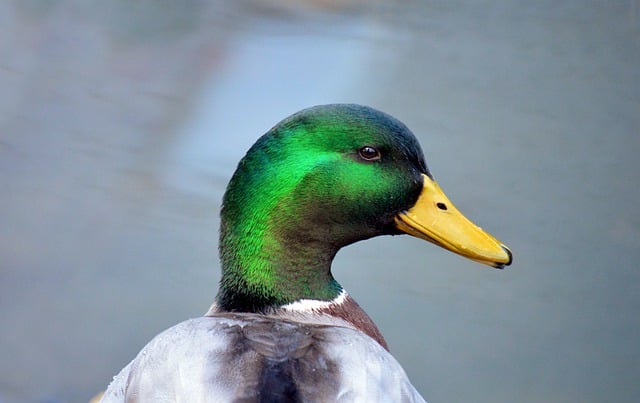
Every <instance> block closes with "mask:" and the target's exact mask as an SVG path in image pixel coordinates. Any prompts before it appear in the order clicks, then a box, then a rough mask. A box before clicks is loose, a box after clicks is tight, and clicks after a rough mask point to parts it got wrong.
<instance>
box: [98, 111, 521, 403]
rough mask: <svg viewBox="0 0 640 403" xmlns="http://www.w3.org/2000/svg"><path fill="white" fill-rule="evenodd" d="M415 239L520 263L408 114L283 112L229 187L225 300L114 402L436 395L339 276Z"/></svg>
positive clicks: (133, 367)
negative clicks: (378, 251) (397, 242)
mask: <svg viewBox="0 0 640 403" xmlns="http://www.w3.org/2000/svg"><path fill="white" fill-rule="evenodd" d="M403 233H404V234H410V235H413V236H416V237H418V238H422V239H424V240H427V241H429V242H432V243H435V244H437V245H440V246H442V247H443V248H446V249H448V250H450V251H453V252H455V253H458V254H460V255H462V256H465V257H467V258H470V259H473V260H475V261H477V262H480V263H484V264H487V265H489V266H492V267H495V268H503V267H504V266H506V265H509V264H510V263H511V260H512V256H511V252H510V251H509V249H508V248H507V247H506V246H504V245H503V244H502V243H501V242H500V241H498V240H497V239H495V238H494V237H493V236H491V235H489V234H488V233H486V232H485V231H483V230H482V229H480V228H479V227H477V226H476V225H474V224H473V223H472V222H471V221H469V220H468V219H466V218H465V217H464V216H463V215H462V214H461V213H460V212H459V211H458V210H457V209H456V207H455V206H454V205H453V204H452V203H451V202H450V201H449V199H448V198H447V197H446V196H445V194H444V193H443V192H442V190H441V189H440V187H439V186H438V184H437V183H436V182H435V181H434V179H433V176H432V175H431V173H430V172H429V170H428V168H427V164H426V163H425V160H424V157H423V154H422V150H421V148H420V145H419V144H418V141H417V140H416V138H415V137H414V135H413V134H412V133H411V131H410V130H409V129H408V128H407V127H406V126H405V125H404V124H402V123H401V122H400V121H398V120H397V119H395V118H393V117H391V116H389V115H387V114H385V113H383V112H380V111H377V110H375V109H372V108H369V107H365V106H359V105H344V104H339V105H324V106H316V107H313V108H309V109H305V110H303V111H300V112H298V113H296V114H294V115H292V116H290V117H288V118H286V119H284V120H283V121H281V122H280V123H278V124H277V125H276V126H275V127H273V128H272V129H271V130H269V131H268V132H267V133H266V134H265V135H264V136H262V137H261V138H260V139H258V141H257V142H256V143H255V144H254V145H253V146H252V147H251V148H250V150H249V151H248V152H247V154H246V155H245V156H244V158H243V159H242V160H241V161H240V163H239V165H238V168H237V169H236V171H235V173H234V175H233V177H232V178H231V181H230V182H229V185H228V187H227V190H226V192H225V195H224V198H223V205H222V211H221V226H220V244H219V248H220V258H221V263H222V277H221V280H220V289H219V292H218V294H217V296H216V299H215V302H214V303H213V305H212V306H211V308H210V309H209V311H208V312H207V313H206V315H205V316H204V317H200V318H197V319H191V320H187V321H186V322H183V323H180V324H178V325H176V326H174V327H172V328H170V329H168V330H166V331H164V332H162V333H160V334H159V335H158V336H156V337H155V338H154V339H153V340H151V342H149V344H147V346H146V347H144V348H143V349H142V351H141V352H140V353H139V354H138V356H137V357H135V358H134V360H133V361H132V362H131V363H130V364H129V365H128V366H126V367H125V368H124V369H123V370H122V371H121V372H120V373H119V374H118V375H117V376H116V377H115V378H114V380H113V382H112V383H111V384H110V385H109V388H108V390H107V391H106V393H105V395H104V397H103V399H102V401H103V402H123V401H127V402H128V401H136V402H138V401H139V402H177V401H181V402H223V401H242V402H337V401H341V402H355V401H358V402H378V401H389V402H401V401H402V402H421V401H424V400H423V399H422V397H421V396H420V394H419V393H418V392H417V391H416V389H415V388H414V387H413V386H412V385H411V383H410V381H409V379H408V378H407V375H406V374H405V372H404V370H403V369H402V368H401V366H400V365H399V364H398V362H397V361H396V360H395V359H394V358H393V356H392V355H391V354H390V353H389V351H388V348H387V343H386V342H385V340H384V338H383V336H382V334H381V332H380V330H379V329H378V328H377V327H376V325H375V324H374V323H373V321H372V320H371V318H369V316H368V315H367V314H366V313H365V312H364V310H363V309H362V308H360V306H359V305H358V304H357V303H356V302H355V301H354V300H353V299H352V298H351V297H350V296H349V295H348V294H347V292H346V291H345V290H344V289H343V288H342V286H341V285H340V284H339V283H338V282H337V281H336V280H335V279H334V277H333V275H332V274H331V262H332V260H333V258H334V256H335V255H336V253H337V252H338V250H339V249H340V248H342V247H343V246H346V245H349V244H351V243H354V242H357V241H360V240H363V239H367V238H371V237H374V236H378V235H396V234H403Z"/></svg>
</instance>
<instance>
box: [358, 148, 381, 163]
mask: <svg viewBox="0 0 640 403" xmlns="http://www.w3.org/2000/svg"><path fill="white" fill-rule="evenodd" d="M358 153H359V154H360V157H362V159H363V160H366V161H377V160H379V159H380V151H378V149H377V148H375V147H371V146H364V147H362V148H361V149H360V150H359V151H358Z"/></svg>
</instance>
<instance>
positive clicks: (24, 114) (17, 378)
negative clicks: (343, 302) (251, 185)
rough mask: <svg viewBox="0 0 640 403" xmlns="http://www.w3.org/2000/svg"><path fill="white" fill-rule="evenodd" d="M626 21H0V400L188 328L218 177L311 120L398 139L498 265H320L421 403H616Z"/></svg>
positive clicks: (69, 13) (48, 13)
mask: <svg viewBox="0 0 640 403" xmlns="http://www.w3.org/2000/svg"><path fill="white" fill-rule="evenodd" d="M231 4H233V5H231ZM639 21H640V7H639V6H638V3H637V1H616V2H588V1H587V2H585V1H565V2H560V3H558V2H552V1H543V2H526V1H509V2H493V1H457V2H450V1H436V2H423V1H404V2H397V3H392V2H384V3H383V2H379V3H377V2H365V1H356V0H353V1H348V2H347V1H344V2H337V3H333V2H325V1H311V0H309V1H306V2H293V1H291V2H289V1H286V0H280V1H277V0H271V1H267V0H254V1H240V2H222V1H219V2H215V1H210V2H209V1H207V2H203V1H189V2H175V1H135V2H129V1H125V0H115V1H111V2H82V1H73V0H57V1H56V0H48V1H47V0H28V1H20V2H18V1H14V2H11V1H7V2H3V3H2V4H0V88H1V89H2V90H1V91H0V321H1V327H0V329H1V330H0V402H2V403H5V402H83V401H86V400H88V398H89V397H91V396H92V395H93V394H94V393H95V392H97V391H99V390H101V389H104V388H105V387H106V386H107V384H108V383H109V381H110V380H111V377H112V376H113V375H114V374H115V373H117V372H118V371H119V370H120V369H121V368H122V367H123V366H124V365H126V364H127V363H128V362H129V361H130V360H131V359H132V358H133V356H134V355H135V354H136V353H137V352H138V351H139V350H140V348H141V347H142V346H143V345H144V344H145V343H146V342H147V341H148V340H149V339H150V338H152V337H153V336H154V335H155V334H157V333H158V332H160V331H161V330H163V329H165V328H167V327H169V326H171V325H173V324H176V323H178V322H180V321H182V320H184V319H186V318H189V317H194V316H198V315H201V314H202V313H203V312H205V311H206V309H207V308H208V306H209V304H210V303H211V301H212V299H213V297H214V295H215V293H216V288H217V286H216V283H217V280H218V278H219V264H218V260H217V251H216V246H217V226H218V209H219V207H220V200H221V196H222V192H223V191H224V187H225V185H226V182H227V180H228V179H229V177H230V175H231V173H232V172H233V170H234V168H235V165H236V163H237V161H238V160H239V159H240V158H241V157H242V155H243V154H244V152H245V151H246V149H247V148H248V147H249V146H250V145H251V144H252V143H253V142H254V141H255V139H256V138H257V137H258V136H260V135H261V134H263V133H264V132H265V131H267V130H268V129H269V128H270V127H271V126H272V125H274V124H275V123H277V122H278V121H279V120H280V119H282V118H284V117H285V116H287V115H289V114H291V113H293V112H295V111H297V110H299V109H302V108H305V107H308V106H311V105H315V104H321V103H333V102H356V103H361V104H367V105H371V106H374V107H377V108H379V109H382V110H384V111H386V112H388V113H391V114H393V115H394V116H396V117H398V118H399V119H400V120H402V121H404V122H405V123H406V124H407V125H408V126H409V127H410V128H412V130H413V131H414V132H415V134H416V135H417V136H418V138H419V139H420V141H421V143H422V145H423V149H424V151H425V154H426V157H427V161H428V164H429V166H430V168H431V170H432V172H433V173H434V174H435V176H436V178H437V179H438V181H439V182H440V184H441V185H442V186H443V188H444V189H445V190H446V191H447V193H448V194H449V196H450V197H451V199H452V200H453V201H454V203H456V204H457V205H458V207H459V208H460V209H461V210H462V211H463V212H465V213H466V214H467V215H468V216H469V217H470V218H472V219H473V220H474V221H476V222H477V223H478V224H480V225H481V226H483V227H485V228H487V229H488V230H489V231H490V232H492V233H494V234H495V235H496V236H497V237H498V238H499V239H501V240H503V241H504V242H505V243H506V244H508V245H509V246H510V247H512V249H513V251H514V253H515V262H514V265H513V266H512V267H510V268H509V269H508V270H505V271H496V270H491V269H487V268H484V267H481V266H479V265H477V264H474V263H473V262H468V261H465V260H464V259H462V258H460V257H458V256H455V255H452V254H450V253H447V252H445V251H442V250H440V249H438V248H436V247H434V246H431V245H429V244H426V243H424V242H422V241H419V240H415V239H411V238H409V237H395V238H391V237H384V238H378V239H373V240H370V241H367V242H363V243H360V244H357V245H354V246H351V247H349V248H347V249H346V250H344V251H342V252H341V253H340V254H339V255H338V257H337V258H336V261H335V263H334V274H335V276H336V277H337V278H338V280H339V281H341V283H342V284H343V285H344V286H345V287H346V288H347V289H348V290H349V291H350V292H351V294H352V295H353V296H354V297H355V298H356V299H357V300H358V301H359V302H360V303H361V305H363V307H364V308H365V309H366V310H367V311H368V312H369V313H370V314H371V316H372V317H373V318H374V320H375V321H376V322H377V323H378V324H379V326H380V328H381V330H382V332H383V333H384V334H385V336H386V337H387V339H388V341H389V344H390V346H391V350H392V352H393V354H394V355H395V356H396V357H397V358H398V360H399V361H400V362H401V363H402V365H403V366H404V368H405V369H406V371H407V373H408V374H409V377H410V378H411V379H412V381H413V383H414V384H415V385H416V387H417V388H418V389H419V390H420V391H421V393H422V394H423V395H424V396H425V397H426V398H427V399H428V400H429V401H431V402H469V401H472V402H515V401H517V402H540V401H552V402H559V401H567V402H568V401H581V402H601V401H616V402H636V401H639V400H640V382H638V379H640V341H639V340H640V315H639V314H638V312H640V293H639V292H638V284H640V267H639V263H638V262H639V260H640V214H639V213H638V206H639V205H640V186H638V184H639V183H638V182H639V181H638V178H639V176H638V175H639V174H640V162H638V158H637V155H638V152H639V151H640V23H639Z"/></svg>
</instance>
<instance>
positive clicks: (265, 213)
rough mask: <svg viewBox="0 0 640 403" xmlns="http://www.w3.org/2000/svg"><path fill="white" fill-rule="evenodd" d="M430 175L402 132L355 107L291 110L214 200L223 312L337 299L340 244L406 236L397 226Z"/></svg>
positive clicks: (390, 121)
mask: <svg viewBox="0 0 640 403" xmlns="http://www.w3.org/2000/svg"><path fill="white" fill-rule="evenodd" d="M425 178H427V180H429V181H430V180H431V175H430V174H429V171H428V170H427V166H426V164H425V161H424V157H423V155H422V150H421V149H420V145H419V144H418V142H417V140H416V138H415V137H414V135H413V134H412V133H411V131H410V130H409V129H408V128H407V127H406V126H405V125H404V124H402V123H401V122H399V121H398V120H396V119H395V118H393V117H391V116H389V115H387V114H384V113H382V112H380V111H377V110H375V109H372V108H368V107H364V106H359V105H325V106H317V107H313V108H310V109H306V110H303V111H301V112H298V113H296V114H294V115H292V116H290V117H289V118H287V119H285V120H283V121H282V122H280V123H279V124H278V125H276V126H275V127H274V128H272V129H271V130H269V132H267V133H266V134H265V135H264V136H262V137H261V138H260V139H259V140H258V141H257V142H256V143H255V144H254V145H253V146H252V147H251V149H250V150H249V151H248V152H247V154H246V155H245V157H244V158H243V159H242V160H241V161H240V163H239V165H238V168H237V170H236V172H235V173H234V175H233V177H232V179H231V181H230V183H229V186H228V187H227V191H226V193H225V196H224V200H223V207H222V214H221V222H222V224H221V230H220V255H221V260H222V279H221V282H220V285H221V287H220V292H219V294H218V297H217V303H218V306H219V307H220V308H221V309H223V310H235V311H261V310H264V309H265V308H269V307H273V306H280V305H284V304H287V303H290V302H294V301H296V300H299V299H319V300H331V299H333V298H335V297H336V296H337V295H338V294H339V292H340V291H341V287H340V285H339V284H338V283H337V282H336V281H335V280H334V278H333V276H332V275H331V261H332V260H333V258H334V256H335V254H336V252H337V251H338V249H340V248H341V247H343V246H346V245H348V244H351V243H353V242H356V241H359V240H363V239H367V238H370V237H373V236H377V235H383V234H395V233H400V232H408V231H406V230H405V229H398V224H397V219H398V217H399V215H401V214H402V213H403V212H406V211H408V210H410V209H411V208H412V207H413V206H414V205H415V204H416V201H417V200H418V198H419V197H420V195H421V192H422V191H423V188H424V182H425Z"/></svg>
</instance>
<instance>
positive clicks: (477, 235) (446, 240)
mask: <svg viewBox="0 0 640 403" xmlns="http://www.w3.org/2000/svg"><path fill="white" fill-rule="evenodd" d="M422 176H423V179H424V184H423V188H422V192H421V193H420V197H418V201H416V204H415V205H414V206H413V207H411V208H410V209H409V210H407V211H403V212H402V213H399V214H398V215H397V216H396V217H395V222H396V226H397V228H398V229H399V230H400V231H402V232H405V233H407V234H409V235H413V236H415V237H418V238H421V239H424V240H426V241H429V242H432V243H434V244H436V245H439V246H441V247H443V248H445V249H448V250H450V251H451V252H454V253H457V254H459V255H462V256H464V257H466V258H469V259H471V260H475V261H476V262H478V263H483V264H486V265H489V266H493V267H495V268H498V269H502V268H504V266H508V265H510V264H511V261H512V260H513V256H512V254H511V251H510V250H509V248H507V247H506V246H505V245H503V244H502V242H500V241H498V240H497V239H496V238H494V237H493V236H492V235H491V234H489V233H487V232H485V231H484V230H483V229H482V228H480V227H478V226H477V225H475V224H474V223H472V222H471V221H470V220H469V219H468V218H467V217H465V216H464V215H462V213H461V212H460V211H458V209H457V208H456V206H454V205H453V203H451V201H449V198H448V197H447V196H446V195H445V194H444V192H443V191H442V189H440V186H438V184H437V183H436V182H435V181H434V180H433V179H431V178H429V177H428V176H427V175H424V174H423V175H422Z"/></svg>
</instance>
